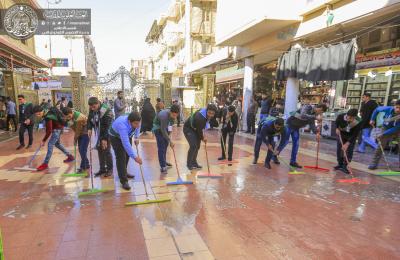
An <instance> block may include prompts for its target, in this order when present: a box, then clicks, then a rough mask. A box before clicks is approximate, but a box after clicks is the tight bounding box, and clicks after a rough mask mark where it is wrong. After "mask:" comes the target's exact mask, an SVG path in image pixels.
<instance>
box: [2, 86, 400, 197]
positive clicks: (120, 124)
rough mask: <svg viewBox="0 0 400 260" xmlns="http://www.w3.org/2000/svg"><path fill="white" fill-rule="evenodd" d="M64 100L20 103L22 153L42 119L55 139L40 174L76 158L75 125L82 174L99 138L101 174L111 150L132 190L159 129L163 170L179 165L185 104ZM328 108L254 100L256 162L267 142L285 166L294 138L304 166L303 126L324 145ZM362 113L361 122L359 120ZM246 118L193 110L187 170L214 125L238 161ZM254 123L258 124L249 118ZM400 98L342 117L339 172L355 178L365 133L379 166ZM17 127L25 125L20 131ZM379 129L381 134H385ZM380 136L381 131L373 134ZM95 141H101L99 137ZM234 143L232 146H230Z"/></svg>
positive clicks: (226, 155)
mask: <svg viewBox="0 0 400 260" xmlns="http://www.w3.org/2000/svg"><path fill="white" fill-rule="evenodd" d="M64 101H65V100H61V102H60V103H59V104H56V106H51V103H50V102H45V101H44V100H43V102H42V104H40V105H37V106H33V105H32V104H31V103H29V102H26V100H25V98H24V96H23V95H19V96H18V104H19V116H18V121H19V124H18V125H19V127H18V128H19V134H20V135H19V137H20V145H19V146H18V147H17V149H21V148H23V147H25V140H24V134H25V132H28V140H29V141H28V146H27V148H29V147H30V146H31V145H32V144H33V128H34V122H37V121H42V122H44V125H45V129H46V131H45V134H44V137H43V138H42V140H41V142H40V146H41V147H44V146H45V144H46V142H47V153H46V156H45V159H44V161H43V163H42V164H41V165H40V166H39V167H38V168H37V170H38V171H43V170H46V169H48V167H49V166H48V165H49V162H50V160H51V157H52V153H53V149H54V147H56V148H58V149H59V150H61V151H62V153H64V154H65V156H66V159H65V160H64V162H65V163H69V162H73V161H74V160H76V158H75V157H74V155H72V154H71V152H70V151H68V150H67V149H66V148H65V147H64V146H63V145H62V142H61V136H62V133H63V128H64V127H66V126H68V127H70V128H71V129H72V130H73V131H74V145H75V146H76V147H77V148H78V149H77V150H78V151H79V154H80V157H81V164H80V168H79V169H78V172H87V171H88V169H90V164H91V162H90V160H89V159H88V157H87V152H88V149H90V148H88V147H89V146H90V147H92V146H91V142H92V140H93V142H94V144H95V146H94V147H95V149H96V150H97V155H98V159H99V172H97V173H95V174H94V175H95V176H96V177H100V176H104V177H109V176H111V175H112V172H113V168H114V165H113V159H112V153H111V148H112V149H113V151H114V154H115V163H116V169H117V172H118V176H119V179H120V182H121V185H122V188H124V189H126V190H129V189H130V186H129V184H128V179H129V178H133V177H134V176H133V175H130V174H128V171H127V167H128V161H129V159H130V158H131V159H133V160H134V161H135V162H136V163H138V164H142V159H141V158H140V156H139V155H138V152H137V151H136V150H135V149H134V148H133V147H132V139H134V145H135V146H136V149H137V145H138V144H139V136H140V135H141V134H145V133H146V132H149V131H151V132H152V133H153V134H154V136H155V139H156V143H157V149H158V160H159V164H160V171H161V173H163V174H166V173H167V172H168V169H169V168H170V167H172V164H170V163H169V162H168V161H167V156H166V155H167V150H168V147H169V146H170V147H171V148H172V149H174V146H175V144H174V141H173V140H171V136H170V134H171V132H172V126H173V125H174V124H175V123H176V122H177V123H178V126H179V125H180V118H181V117H182V106H181V104H180V102H179V101H178V100H174V101H173V102H172V105H171V107H170V108H165V105H164V103H163V102H162V100H161V99H159V98H158V99H157V103H156V105H155V108H154V107H153V105H152V104H151V102H150V99H149V98H146V99H144V102H143V106H142V108H141V111H140V113H139V112H138V111H131V112H130V113H126V112H127V111H126V103H125V101H124V96H123V92H122V91H120V92H118V95H117V98H116V99H115V100H114V101H113V110H112V109H111V108H110V106H109V102H101V101H100V100H99V99H98V98H97V97H90V98H89V99H88V106H89V114H88V115H84V114H83V113H81V112H79V111H76V110H74V109H73V108H72V107H71V105H68V103H66V102H64ZM7 107H8V109H7V111H8V112H9V115H10V120H11V121H13V122H14V125H16V122H15V118H16V105H15V103H14V102H12V101H10V100H9V101H8V103H7ZM259 108H260V113H259V114H260V116H259V120H258V127H256V126H255V121H256V119H255V118H256V115H257V114H258V111H257V110H258V109H259ZM326 111H327V106H326V105H325V104H319V105H315V106H312V105H308V104H304V105H302V106H301V107H300V108H299V109H298V110H297V111H293V112H292V113H290V115H289V116H288V117H286V118H285V119H284V117H283V104H282V102H281V101H280V100H277V99H271V98H268V97H267V96H266V95H262V96H261V99H260V100H257V97H256V96H254V98H253V100H252V102H251V104H250V107H249V109H248V111H247V116H248V120H247V123H248V125H247V133H250V134H252V133H255V134H256V140H255V144H254V160H253V164H257V162H258V159H259V154H260V149H261V146H262V144H263V143H264V144H265V145H266V147H267V155H266V158H265V160H264V166H265V168H267V169H271V168H272V166H271V161H272V162H273V163H274V164H277V165H278V164H280V160H279V155H280V153H281V152H282V151H283V150H284V149H285V147H286V146H287V144H288V143H289V141H290V140H291V142H292V150H291V158H290V166H291V167H292V168H302V166H301V165H300V164H299V163H298V160H297V155H298V151H299V146H300V129H302V128H304V127H306V126H307V125H308V126H310V129H311V130H312V131H313V132H314V133H316V137H317V141H318V142H319V141H320V129H321V122H322V115H323V113H324V112H326ZM359 114H360V115H361V118H360V117H359V116H358V115H359ZM241 115H242V104H241V99H240V98H237V99H235V100H233V101H231V100H229V99H228V100H226V102H225V104H224V105H223V106H221V105H219V104H218V105H216V104H215V103H210V104H208V105H207V106H206V107H204V108H201V109H199V110H197V111H195V112H194V113H192V114H191V115H190V116H189V117H188V118H187V119H186V120H185V121H184V125H183V134H184V136H185V138H186V140H187V142H188V144H189V150H188V152H187V158H186V166H187V168H188V169H189V170H197V169H201V168H202V166H201V165H200V164H199V163H198V161H197V156H198V152H199V149H200V146H201V142H204V143H207V136H206V135H205V134H204V130H207V129H211V128H212V127H214V128H218V129H220V145H221V156H220V157H219V158H218V160H227V161H228V165H230V162H232V160H233V149H234V140H235V138H234V137H235V134H236V133H237V132H238V131H239V130H241V127H240V121H241ZM249 118H250V119H249ZM398 119H400V101H398V102H397V103H396V104H395V106H378V105H377V104H376V102H374V101H373V100H371V95H370V94H369V93H365V94H364V96H363V104H362V107H361V110H360V111H358V110H357V109H350V110H348V111H347V112H345V113H341V114H339V115H338V116H337V118H336V127H337V128H336V134H337V136H338V138H337V162H338V164H337V166H335V167H334V169H335V170H339V171H342V172H344V173H347V174H348V173H350V171H349V168H348V165H349V163H350V162H351V160H352V158H353V151H354V148H355V145H356V142H357V139H358V137H359V135H360V133H361V137H362V141H361V142H360V144H359V146H358V150H357V151H358V152H360V153H364V152H365V149H366V146H367V145H369V146H371V147H372V148H373V149H375V155H374V159H373V161H372V163H371V165H370V166H369V168H370V169H376V168H377V166H378V163H379V160H380V158H381V156H382V153H383V152H384V150H383V148H382V147H385V146H386V145H387V143H388V142H389V141H390V140H391V139H393V138H397V137H398V135H399V133H400V123H399V122H398ZM15 129H17V127H16V128H15ZM377 129H381V132H379V131H378V130H377ZM373 133H374V134H373ZM92 137H94V138H92ZM226 146H227V147H226Z"/></svg>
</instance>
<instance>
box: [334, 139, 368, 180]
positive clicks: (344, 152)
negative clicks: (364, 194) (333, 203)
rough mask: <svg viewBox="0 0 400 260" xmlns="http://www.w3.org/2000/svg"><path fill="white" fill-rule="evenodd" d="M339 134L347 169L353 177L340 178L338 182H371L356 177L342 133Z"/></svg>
mask: <svg viewBox="0 0 400 260" xmlns="http://www.w3.org/2000/svg"><path fill="white" fill-rule="evenodd" d="M338 136H339V141H340V144H341V146H342V152H343V157H344V159H345V161H346V168H347V170H348V171H349V173H350V176H351V178H350V179H339V180H337V182H340V183H358V184H369V182H366V181H362V180H360V179H359V178H356V177H355V176H354V174H353V171H352V169H351V167H350V161H349V158H348V157H347V152H346V151H345V150H344V149H343V139H342V136H341V135H340V134H339V135H338Z"/></svg>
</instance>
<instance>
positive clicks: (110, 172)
mask: <svg viewBox="0 0 400 260" xmlns="http://www.w3.org/2000/svg"><path fill="white" fill-rule="evenodd" d="M112 174H113V172H112V171H106V172H105V173H104V177H105V178H107V177H110V176H112Z"/></svg>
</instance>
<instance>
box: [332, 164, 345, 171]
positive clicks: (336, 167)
mask: <svg viewBox="0 0 400 260" xmlns="http://www.w3.org/2000/svg"><path fill="white" fill-rule="evenodd" d="M340 168H343V165H336V166H335V167H333V169H334V170H335V171H337V170H339V169H340Z"/></svg>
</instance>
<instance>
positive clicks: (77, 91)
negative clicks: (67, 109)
mask: <svg viewBox="0 0 400 260" xmlns="http://www.w3.org/2000/svg"><path fill="white" fill-rule="evenodd" d="M69 74H70V76H71V92H72V103H73V104H74V109H75V110H77V111H80V112H84V111H85V109H84V108H85V105H86V104H85V103H84V102H86V100H83V99H84V97H83V92H84V91H83V86H82V79H81V72H79V71H70V72H69Z"/></svg>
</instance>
